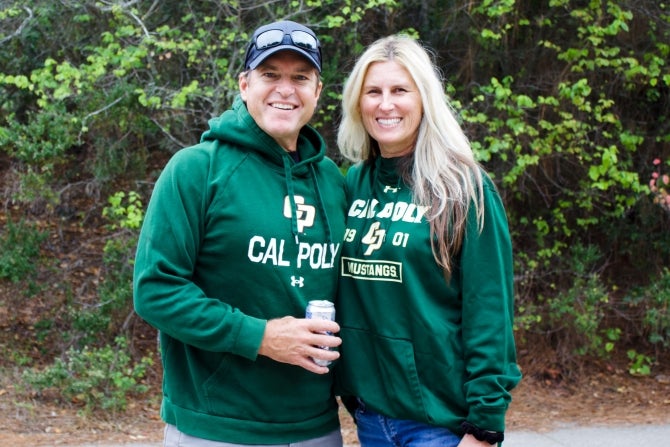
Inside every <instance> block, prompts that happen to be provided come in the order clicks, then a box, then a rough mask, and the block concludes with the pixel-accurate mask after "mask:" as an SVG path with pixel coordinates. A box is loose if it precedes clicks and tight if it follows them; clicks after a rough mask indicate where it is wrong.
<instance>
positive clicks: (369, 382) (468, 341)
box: [336, 158, 521, 433]
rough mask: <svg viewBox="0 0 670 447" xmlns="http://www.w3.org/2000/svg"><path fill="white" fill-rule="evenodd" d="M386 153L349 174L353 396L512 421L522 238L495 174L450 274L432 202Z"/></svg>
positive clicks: (344, 285) (341, 306) (345, 272)
mask: <svg viewBox="0 0 670 447" xmlns="http://www.w3.org/2000/svg"><path fill="white" fill-rule="evenodd" d="M396 160H397V159H383V158H378V159H377V160H376V162H374V163H365V164H359V165H356V166H354V167H352V168H351V169H350V170H349V172H348V173H347V178H346V186H347V198H348V203H349V211H348V215H347V230H346V233H345V240H344V245H343V248H342V260H341V280H340V288H339V292H338V301H337V307H338V308H337V312H338V322H339V323H340V327H341V331H340V336H341V337H342V345H341V347H340V360H339V361H338V366H337V371H336V376H337V377H338V382H339V384H340V389H339V390H338V391H339V392H340V394H342V395H343V396H357V397H359V398H360V399H362V400H363V401H364V402H365V404H366V406H367V407H369V408H371V409H372V410H374V411H376V412H379V413H381V414H384V415H387V416H390V417H394V418H398V419H411V420H416V421H420V422H424V423H427V424H432V425H437V426H442V427H447V428H449V429H450V430H451V431H453V432H455V433H461V429H460V424H461V423H462V422H463V421H466V420H467V421H468V422H470V423H471V424H474V425H476V426H478V427H480V428H482V429H485V430H491V431H499V432H501V431H504V429H505V423H504V418H505V412H506V410H507V407H508V404H509V402H510V393H509V391H510V390H511V389H512V388H513V387H514V386H515V385H516V384H517V382H518V381H519V379H520V377H521V376H520V373H519V370H518V368H517V364H516V352H515V347H514V337H513V331H512V327H513V325H512V317H513V296H514V290H513V289H514V285H513V272H512V247H511V243H510V237H509V231H508V226H507V218H506V216H505V211H504V209H503V206H502V202H501V200H500V197H499V195H498V193H497V192H496V190H495V188H494V186H493V183H492V182H491V180H490V179H489V178H488V177H487V176H484V201H483V207H484V214H485V215H484V226H483V230H482V231H481V232H480V231H479V228H478V226H477V221H476V218H475V214H474V209H473V207H471V210H470V214H469V215H468V221H467V228H466V230H465V234H464V238H463V244H462V247H461V250H460V252H459V253H458V255H457V256H456V257H455V258H454V259H453V261H454V262H453V264H454V266H455V267H454V270H453V272H452V275H451V277H450V278H449V280H446V279H445V274H444V272H443V270H442V268H441V267H440V266H439V265H438V264H437V263H436V262H435V259H434V257H433V253H432V251H431V244H430V233H429V223H428V221H427V220H426V217H425V214H426V211H427V208H426V207H422V206H418V205H416V204H415V203H414V202H413V199H412V194H411V190H410V188H409V187H408V186H407V185H406V184H405V183H403V182H402V181H401V179H400V178H399V176H398V174H397V173H396Z"/></svg>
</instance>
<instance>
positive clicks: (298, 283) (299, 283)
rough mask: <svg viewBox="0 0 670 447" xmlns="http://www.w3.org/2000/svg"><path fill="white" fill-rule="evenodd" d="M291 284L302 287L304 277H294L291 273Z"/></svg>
mask: <svg viewBox="0 0 670 447" xmlns="http://www.w3.org/2000/svg"><path fill="white" fill-rule="evenodd" d="M291 285H292V286H293V287H295V286H298V287H303V286H304V285H305V278H303V277H302V276H299V277H297V278H296V277H295V276H293V275H291Z"/></svg>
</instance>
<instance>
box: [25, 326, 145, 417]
mask: <svg viewBox="0 0 670 447" xmlns="http://www.w3.org/2000/svg"><path fill="white" fill-rule="evenodd" d="M127 349H128V343H127V340H126V339H125V338H123V337H117V338H116V340H115V344H114V345H112V346H110V345H108V346H105V347H103V348H98V349H90V348H88V347H84V348H83V349H81V350H77V349H74V348H71V349H69V350H68V351H67V352H66V353H65V356H64V358H57V359H56V360H55V361H54V362H53V364H52V365H50V366H47V367H46V368H44V369H42V370H39V369H35V368H32V369H29V370H26V371H25V372H24V374H23V380H24V381H25V384H26V385H28V386H29V387H30V388H32V389H34V390H36V391H37V392H38V393H40V394H41V395H42V396H45V395H46V394H47V393H46V392H47V391H48V390H50V389H55V390H57V396H59V397H58V399H59V400H60V401H61V402H62V403H66V402H72V403H75V404H79V405H81V406H82V408H83V411H84V412H88V413H90V412H94V411H96V410H106V411H112V412H117V411H123V410H125V409H126V406H127V403H128V398H129V397H130V396H133V395H138V394H141V393H144V392H146V391H147V389H148V387H147V386H146V385H145V384H143V383H142V379H143V378H144V377H145V374H146V371H147V368H149V367H151V366H152V365H153V361H152V360H151V359H150V358H148V357H145V358H142V359H141V361H140V362H139V363H136V364H132V361H131V357H130V355H129V353H128V351H127Z"/></svg>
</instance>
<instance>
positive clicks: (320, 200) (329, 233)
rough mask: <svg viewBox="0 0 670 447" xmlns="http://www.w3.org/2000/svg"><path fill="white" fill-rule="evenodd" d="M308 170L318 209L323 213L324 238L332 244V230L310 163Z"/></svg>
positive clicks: (314, 171)
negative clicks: (310, 174) (324, 224)
mask: <svg viewBox="0 0 670 447" xmlns="http://www.w3.org/2000/svg"><path fill="white" fill-rule="evenodd" d="M309 167H310V171H311V173H312V181H313V182H314V191H316V200H317V201H318V202H319V210H320V211H321V213H322V214H323V220H324V221H325V223H326V238H327V239H328V243H329V244H332V243H333V236H332V235H333V232H332V230H331V228H330V221H329V220H328V213H326V206H325V205H324V203H323V197H322V196H321V190H320V189H319V182H318V181H317V180H316V170H315V169H314V165H313V164H310V165H309Z"/></svg>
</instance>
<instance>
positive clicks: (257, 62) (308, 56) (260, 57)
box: [249, 45, 321, 73]
mask: <svg viewBox="0 0 670 447" xmlns="http://www.w3.org/2000/svg"><path fill="white" fill-rule="evenodd" d="M285 50H289V51H293V52H295V53H298V54H300V55H302V56H304V57H305V58H306V59H307V60H308V61H309V62H310V63H311V64H312V65H314V67H315V68H316V69H317V70H318V71H319V73H320V72H321V67H320V66H319V64H318V62H317V61H316V60H314V56H312V55H311V54H309V53H308V52H307V51H305V50H303V49H302V48H299V47H296V46H295V45H278V46H276V47H272V48H268V49H266V50H265V51H262V52H260V54H259V55H258V56H256V58H255V59H254V60H252V61H251V62H249V69H251V70H255V69H256V67H258V66H259V65H260V64H261V63H262V62H263V61H264V60H265V59H267V58H268V57H270V56H272V55H273V54H275V53H278V52H280V51H285Z"/></svg>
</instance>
